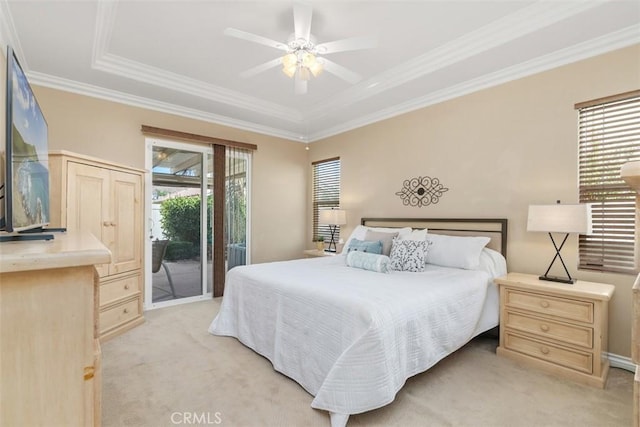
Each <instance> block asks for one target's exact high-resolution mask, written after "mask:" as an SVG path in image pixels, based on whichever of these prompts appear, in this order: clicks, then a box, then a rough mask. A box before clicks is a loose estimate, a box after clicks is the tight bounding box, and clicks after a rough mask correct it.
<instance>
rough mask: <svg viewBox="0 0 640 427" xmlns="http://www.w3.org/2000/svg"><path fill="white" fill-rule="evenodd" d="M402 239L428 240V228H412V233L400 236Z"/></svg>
mask: <svg viewBox="0 0 640 427" xmlns="http://www.w3.org/2000/svg"><path fill="white" fill-rule="evenodd" d="M398 238H400V240H426V239H427V229H426V228H423V229H422V230H412V231H411V233H409V234H405V235H404V236H398Z"/></svg>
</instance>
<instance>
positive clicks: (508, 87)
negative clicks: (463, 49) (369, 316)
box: [307, 45, 640, 356]
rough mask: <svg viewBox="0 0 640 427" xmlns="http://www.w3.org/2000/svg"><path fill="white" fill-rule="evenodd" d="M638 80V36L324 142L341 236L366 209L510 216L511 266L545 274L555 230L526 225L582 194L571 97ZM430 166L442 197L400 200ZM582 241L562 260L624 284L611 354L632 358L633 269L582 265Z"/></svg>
mask: <svg viewBox="0 0 640 427" xmlns="http://www.w3.org/2000/svg"><path fill="white" fill-rule="evenodd" d="M638 88H640V46H639V45H636V46H634V47H631V48H626V49H623V50H619V51H615V52H613V53H609V54H606V55H602V56H599V57H595V58H592V59H588V60H585V61H581V62H578V63H575V64H571V65H567V66H564V67H561V68H557V69H554V70H551V71H548V72H544V73H540V74H537V75H534V76H531V77H527V78H523V79H520V80H517V81H513V82H510V83H506V84H503V85H500V86H497V87H494V88H490V89H486V90H482V91H479V92H476V93H473V94H470V95H467V96H464V97H460V98H457V99H454V100H451V101H447V102H443V103H441V104H438V105H434V106H431V107H427V108H424V109H421V110H417V111H414V112H411V113H408V114H404V115H401V116H398V117H395V118H392V119H389V120H386V121H383V122H379V123H375V124H372V125H369V126H366V127H363V128H360V129H356V130H353V131H350V132H346V133H343V134H341V135H337V136H334V137H331V138H327V139H325V140H322V141H318V142H315V143H313V144H311V146H310V151H309V158H308V161H307V164H308V165H309V164H310V162H312V161H315V160H320V159H324V158H329V157H334V156H340V159H341V166H342V190H341V204H342V207H343V208H344V209H346V210H347V215H348V218H347V219H348V224H347V226H346V227H344V228H343V230H344V231H343V234H342V236H343V237H344V238H346V237H347V236H348V233H349V232H350V231H351V230H352V229H353V227H354V226H356V225H357V224H359V221H360V218H361V217H364V216H366V217H377V216H381V217H501V218H508V219H509V239H508V251H509V253H508V263H509V270H510V271H517V272H525V273H535V274H542V273H544V271H545V270H546V268H547V266H548V264H549V262H550V261H551V258H552V256H553V254H554V253H555V251H554V249H553V247H552V245H551V242H550V241H549V238H548V236H547V235H545V234H543V233H528V232H527V231H526V220H527V209H528V206H529V205H530V204H546V203H554V202H555V201H556V200H557V199H559V200H562V202H564V203H576V202H577V201H578V198H577V197H578V194H577V186H578V184H577V173H578V171H577V137H576V119H577V113H576V111H575V110H574V108H573V106H574V104H575V103H576V102H580V101H587V100H590V99H594V98H598V97H602V96H607V95H613V94H616V93H621V92H625V91H629V90H633V89H638ZM424 175H428V176H431V177H437V178H439V179H440V180H441V182H442V183H443V184H444V185H445V187H448V188H449V191H448V192H447V193H445V194H444V196H443V197H442V199H441V200H440V202H439V203H438V204H436V205H431V206H428V207H423V208H415V207H407V206H403V204H402V202H401V199H400V198H399V197H398V196H396V195H395V192H396V191H399V190H400V189H401V186H402V182H403V180H404V179H407V178H411V177H415V176H424ZM308 191H309V186H308ZM308 200H309V199H308ZM307 209H308V210H310V209H311V207H310V203H309V202H307ZM307 217H309V215H307ZM310 230H311V225H310V224H308V225H307V241H308V242H310V239H311V236H310ZM576 240H577V239H576V237H575V236H572V237H571V241H570V243H568V246H566V247H565V249H563V257H564V258H565V260H566V261H568V265H569V266H571V268H570V272H571V274H572V275H573V274H575V275H576V276H577V277H578V278H580V279H584V280H591V281H599V282H607V283H612V284H614V285H615V286H616V292H615V295H614V297H613V300H612V302H611V306H610V316H609V319H610V320H609V333H610V339H609V351H610V352H612V353H616V354H619V355H622V356H629V355H630V335H631V286H632V284H633V280H634V278H633V277H632V276H627V275H617V274H596V273H587V272H584V271H579V272H576V268H575V266H576V265H577V254H576ZM309 244H310V243H308V245H309ZM556 273H561V271H556Z"/></svg>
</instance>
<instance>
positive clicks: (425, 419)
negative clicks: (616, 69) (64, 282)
mask: <svg viewBox="0 0 640 427" xmlns="http://www.w3.org/2000/svg"><path fill="white" fill-rule="evenodd" d="M219 304H220V300H219V299H216V300H212V301H204V302H198V303H193V304H187V305H182V306H175V307H169V308H164V309H160V310H154V311H151V312H147V313H146V314H145V316H146V319H147V321H146V323H145V324H143V325H141V326H139V327H137V328H135V329H133V330H131V331H129V332H127V333H125V334H124V335H121V336H119V337H117V338H114V339H112V340H111V341H108V342H106V343H104V345H103V347H102V350H103V354H102V356H103V359H102V367H103V395H102V410H103V413H102V422H103V425H104V426H105V427H110V426H171V425H176V424H182V425H222V426H247V427H259V426H267V427H270V426H274V427H276V426H282V427H294V426H305V427H306V426H323V427H328V426H329V425H330V422H329V415H328V414H327V413H326V412H324V411H319V410H315V409H312V408H311V407H310V404H311V401H312V400H313V398H312V396H310V395H309V394H308V393H307V392H306V391H304V389H303V388H302V387H300V386H299V385H298V384H297V383H296V382H294V381H293V380H291V379H289V378H287V377H285V376H284V375H281V374H279V373H277V372H275V371H274V370H273V368H272V366H271V363H270V362H269V361H268V360H267V359H265V358H263V357H262V356H259V355H258V354H256V353H254V352H253V351H252V350H250V349H248V348H247V347H245V346H243V345H242V344H240V343H239V342H238V341H237V340H236V339H235V338H229V337H217V336H213V335H210V334H209V333H208V332H207V328H208V327H209V324H210V322H211V320H212V319H213V317H214V316H215V314H216V312H217V311H218V308H219ZM496 345H497V341H496V340H495V339H491V338H478V339H475V340H473V341H472V342H471V343H469V344H467V345H466V346H465V347H463V348H462V349H460V350H459V351H457V352H456V353H454V354H452V355H450V356H449V357H447V358H446V359H444V360H442V361H441V362H440V363H438V364H437V365H436V366H434V367H433V368H431V369H430V370H429V371H427V372H426V373H423V374H420V375H417V376H415V377H413V378H410V379H409V380H408V381H407V383H406V384H405V386H404V388H403V389H402V390H400V392H399V393H398V395H397V396H396V400H395V401H394V402H393V403H391V404H390V405H387V406H385V407H383V408H380V409H377V410H374V411H371V412H367V413H365V414H360V415H352V416H351V418H350V419H349V423H348V424H347V426H425V425H429V426H474V427H478V426H487V427H489V426H491V427H494V426H495V427H499V426H505V427H506V426H594V427H595V426H598V427H603V426H630V425H631V420H632V412H633V410H632V394H633V375H632V373H631V372H628V371H624V370H621V369H612V370H611V372H610V374H609V380H608V383H607V387H606V389H604V390H600V389H596V388H591V387H586V386H582V385H579V384H575V383H573V382H570V381H565V380H562V379H558V378H555V377H553V376H551V375H547V374H544V373H541V372H540V371H537V370H533V369H527V368H525V367H523V366H521V365H519V364H517V363H515V362H512V361H510V360H507V359H504V358H499V357H497V356H496V354H495V348H496Z"/></svg>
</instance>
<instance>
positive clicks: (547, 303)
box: [540, 300, 549, 308]
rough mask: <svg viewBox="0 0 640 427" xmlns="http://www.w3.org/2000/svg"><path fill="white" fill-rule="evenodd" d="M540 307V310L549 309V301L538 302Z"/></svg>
mask: <svg viewBox="0 0 640 427" xmlns="http://www.w3.org/2000/svg"><path fill="white" fill-rule="evenodd" d="M540 306H541V307H542V308H549V301H545V300H542V301H540Z"/></svg>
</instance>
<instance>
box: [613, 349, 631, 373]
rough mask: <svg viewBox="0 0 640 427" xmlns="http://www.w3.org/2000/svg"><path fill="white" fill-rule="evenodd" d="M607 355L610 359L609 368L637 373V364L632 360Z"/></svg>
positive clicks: (615, 355)
mask: <svg viewBox="0 0 640 427" xmlns="http://www.w3.org/2000/svg"><path fill="white" fill-rule="evenodd" d="M606 355H607V357H608V358H609V366H611V367H612V368H620V369H626V370H627V371H631V372H634V373H635V372H636V364H635V363H633V361H631V358H629V357H624V356H620V355H618V354H614V353H606Z"/></svg>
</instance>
